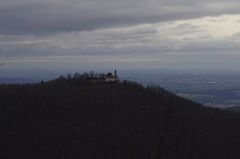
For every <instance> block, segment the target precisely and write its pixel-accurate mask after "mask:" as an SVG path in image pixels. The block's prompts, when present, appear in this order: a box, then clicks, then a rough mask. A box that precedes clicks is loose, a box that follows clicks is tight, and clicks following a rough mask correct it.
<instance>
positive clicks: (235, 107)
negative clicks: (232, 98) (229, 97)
mask: <svg viewBox="0 0 240 159" xmlns="http://www.w3.org/2000/svg"><path fill="white" fill-rule="evenodd" d="M225 110H227V111H232V112H238V113H240V106H234V107H229V108H226V109H225Z"/></svg>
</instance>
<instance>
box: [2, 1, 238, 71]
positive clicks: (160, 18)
mask: <svg viewBox="0 0 240 159" xmlns="http://www.w3.org/2000/svg"><path fill="white" fill-rule="evenodd" d="M239 6H240V2H239V1H237V0H228V1H226V0H212V1H207V0H201V1H196V0H121V1H119V0H91V1H89V0H80V1H79V0H41V1H35V0H11V1H9V0H0V21H1V25H0V57H1V58H5V59H8V60H9V59H11V58H12V59H14V60H13V61H14V62H15V63H16V61H17V60H16V59H18V60H19V61H21V60H22V61H24V58H25V59H27V61H31V60H32V61H38V62H39V61H46V59H50V61H51V62H54V61H59V60H60V61H62V60H64V59H66V60H67V61H71V60H74V57H76V59H78V60H79V61H89V62H104V59H105V62H109V61H118V62H140V63H142V62H144V61H145V63H144V65H145V66H146V67H147V65H148V63H152V62H155V63H157V62H159V61H161V62H163V60H164V61H173V62H176V61H178V60H180V61H182V63H184V61H199V60H200V61H202V63H204V60H205V61H207V60H209V58H210V59H218V60H220V61H221V60H223V61H224V60H226V59H227V58H228V57H229V58H230V59H233V60H234V59H235V58H233V57H239V56H240V55H239V49H240V10H239ZM37 59H38V60H37ZM0 60H1V59H0ZM176 63H177V62H176ZM165 64H166V65H167V62H166V63H165ZM129 67H130V66H129ZM156 67H157V66H156Z"/></svg>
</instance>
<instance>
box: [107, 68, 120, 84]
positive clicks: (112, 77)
mask: <svg viewBox="0 0 240 159" xmlns="http://www.w3.org/2000/svg"><path fill="white" fill-rule="evenodd" d="M118 80H119V79H118V75H117V71H116V70H115V71H114V75H113V74H112V73H111V72H109V73H107V75H106V77H105V81H106V82H117V81H118Z"/></svg>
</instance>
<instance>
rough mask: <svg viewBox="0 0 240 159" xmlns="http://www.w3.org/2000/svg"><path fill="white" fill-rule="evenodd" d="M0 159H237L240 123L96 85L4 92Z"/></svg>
mask: <svg viewBox="0 0 240 159" xmlns="http://www.w3.org/2000/svg"><path fill="white" fill-rule="evenodd" d="M0 130H1V131H0V141H1V142H0V158H1V159H237V158H240V116H239V115H238V114H237V113H236V114H235V113H231V112H225V111H223V110H219V109H212V108H206V107H202V106H201V105H199V104H196V103H194V102H192V101H189V100H186V99H184V98H181V97H178V96H176V95H174V94H172V93H170V92H168V91H165V90H164V89H162V88H159V87H148V88H145V87H143V86H141V85H139V84H136V83H132V82H127V81H125V82H116V83H107V82H104V81H103V80H98V79H94V78H92V79H91V78H90V79H89V78H85V77H82V76H76V77H70V76H69V77H68V78H65V77H60V78H58V79H56V80H53V81H49V82H42V83H38V84H24V85H1V86H0Z"/></svg>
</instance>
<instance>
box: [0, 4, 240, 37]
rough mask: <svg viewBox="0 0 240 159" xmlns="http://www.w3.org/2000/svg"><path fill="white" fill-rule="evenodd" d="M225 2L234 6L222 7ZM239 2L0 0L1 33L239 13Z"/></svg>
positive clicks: (76, 28)
mask: <svg viewBox="0 0 240 159" xmlns="http://www.w3.org/2000/svg"><path fill="white" fill-rule="evenodd" d="M225 3H226V4H233V5H225V7H223V6H224V4H225ZM208 4H210V5H208ZM239 4H240V2H238V1H237V0H230V1H228V2H225V1H224V0H220V1H219V0H214V1H211V2H209V1H207V0H203V1H194V0H131V1H129V0H121V1H117V0H91V1H89V0H80V1H77V0H48V1H47V0H43V1H39V2H38V1H33V0H11V1H10V2H9V0H8V1H7V0H0V6H1V7H0V21H1V26H0V33H1V34H36V35H37V34H44V33H55V32H69V31H84V30H95V29H99V28H106V27H108V28H111V27H117V26H130V25H136V24H143V23H157V22H163V21H171V20H176V19H186V18H196V17H201V16H209V15H219V14H228V13H239V8H238V7H236V6H239Z"/></svg>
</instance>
